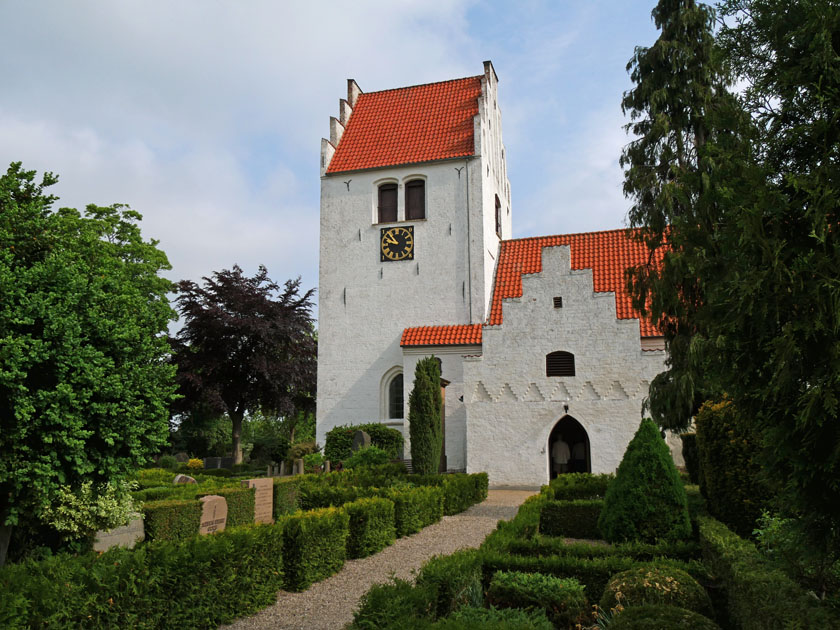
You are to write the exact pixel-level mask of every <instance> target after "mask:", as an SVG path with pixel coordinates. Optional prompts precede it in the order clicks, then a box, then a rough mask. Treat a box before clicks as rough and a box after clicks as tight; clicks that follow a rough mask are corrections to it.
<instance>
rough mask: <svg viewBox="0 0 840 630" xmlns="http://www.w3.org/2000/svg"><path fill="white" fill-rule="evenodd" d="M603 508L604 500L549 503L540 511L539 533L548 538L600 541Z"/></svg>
mask: <svg viewBox="0 0 840 630" xmlns="http://www.w3.org/2000/svg"><path fill="white" fill-rule="evenodd" d="M603 507H604V500H603V499H578V500H575V501H547V502H546V503H545V504H544V505H543V506H542V508H541V509H540V524H539V532H540V533H541V534H544V535H546V536H567V537H569V538H590V539H599V538H601V532H600V531H599V530H598V517H599V516H600V515H601V509H602V508H603Z"/></svg>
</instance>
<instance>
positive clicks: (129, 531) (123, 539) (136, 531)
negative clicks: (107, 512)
mask: <svg viewBox="0 0 840 630" xmlns="http://www.w3.org/2000/svg"><path fill="white" fill-rule="evenodd" d="M145 539H146V533H145V531H144V530H143V519H142V518H141V517H137V518H133V519H131V520H130V521H129V523H128V525H123V526H122V527H116V528H114V529H109V530H107V531H105V530H100V531H98V532H96V539H95V540H94V541H93V550H94V551H107V550H108V549H110V548H111V547H128V548H129V549H131V548H132V547H134V545H136V544H137V543H138V542H140V541H142V540H145Z"/></svg>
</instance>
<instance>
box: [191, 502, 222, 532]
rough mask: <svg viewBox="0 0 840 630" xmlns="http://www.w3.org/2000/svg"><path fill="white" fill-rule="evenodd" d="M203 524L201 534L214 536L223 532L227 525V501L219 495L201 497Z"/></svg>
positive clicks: (199, 529) (200, 529)
mask: <svg viewBox="0 0 840 630" xmlns="http://www.w3.org/2000/svg"><path fill="white" fill-rule="evenodd" d="M199 501H201V524H200V525H199V527H198V533H199V534H212V533H214V532H220V531H223V530H224V528H225V524H226V523H227V501H225V498H224V497H220V496H219V495H217V494H210V495H207V496H206V497H201V498H200V499H199Z"/></svg>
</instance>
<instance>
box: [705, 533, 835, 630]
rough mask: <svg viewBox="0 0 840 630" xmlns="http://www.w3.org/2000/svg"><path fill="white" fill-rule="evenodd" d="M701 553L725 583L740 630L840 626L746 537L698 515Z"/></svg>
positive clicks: (730, 608) (829, 611)
mask: <svg viewBox="0 0 840 630" xmlns="http://www.w3.org/2000/svg"><path fill="white" fill-rule="evenodd" d="M697 523H698V526H699V533H700V544H701V545H702V547H703V558H704V561H705V563H706V565H707V566H708V567H709V570H710V571H711V572H713V573H714V574H715V575H716V576H717V577H718V578H719V579H720V580H721V581H722V582H723V585H724V587H725V588H726V593H727V607H728V612H729V617H730V618H731V619H732V620H733V621H734V622H735V623H736V624H737V625H738V627H740V628H742V629H743V630H775V629H779V630H781V629H782V628H795V627H811V628H837V627H840V616H838V614H837V612H836V611H833V610H831V609H829V608H828V607H827V606H824V605H820V602H819V601H818V600H817V599H815V598H814V597H812V596H809V595H806V594H805V592H804V591H803V589H802V588H801V587H799V586H798V585H797V584H795V583H794V582H793V580H791V579H790V578H789V577H788V576H787V575H785V574H784V573H783V572H782V571H781V570H779V569H774V568H773V566H772V565H771V564H770V563H769V562H768V561H767V560H765V559H764V558H763V557H762V556H761V554H760V553H759V552H758V550H757V549H756V548H755V545H753V544H752V543H751V542H749V541H747V540H744V539H743V538H740V537H739V536H738V535H737V534H735V533H734V532H732V531H731V530H730V529H729V528H727V527H726V525H724V524H723V523H721V522H720V521H718V520H716V519H714V518H712V517H709V516H700V517H698V519H697Z"/></svg>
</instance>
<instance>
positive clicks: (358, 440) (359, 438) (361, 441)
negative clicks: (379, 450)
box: [352, 431, 370, 452]
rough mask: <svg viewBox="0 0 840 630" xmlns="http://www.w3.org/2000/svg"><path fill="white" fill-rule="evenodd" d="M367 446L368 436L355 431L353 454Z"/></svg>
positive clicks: (368, 442) (368, 443) (368, 444)
mask: <svg viewBox="0 0 840 630" xmlns="http://www.w3.org/2000/svg"><path fill="white" fill-rule="evenodd" d="M367 446H370V436H369V435H368V434H367V433H365V432H364V431H356V432H355V433H354V434H353V447H352V448H353V452H356V451H358V450H359V449H360V448H365V447H367Z"/></svg>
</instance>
